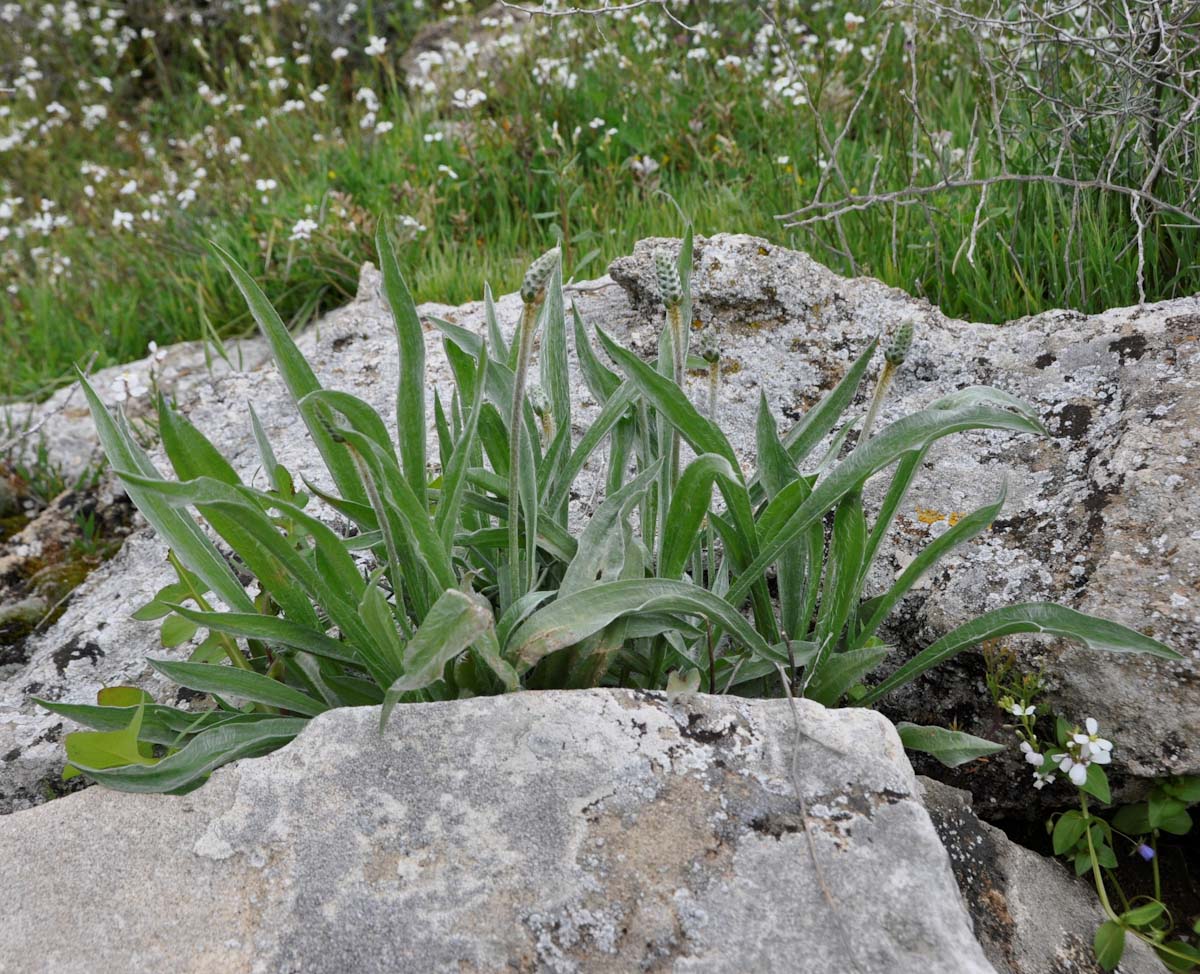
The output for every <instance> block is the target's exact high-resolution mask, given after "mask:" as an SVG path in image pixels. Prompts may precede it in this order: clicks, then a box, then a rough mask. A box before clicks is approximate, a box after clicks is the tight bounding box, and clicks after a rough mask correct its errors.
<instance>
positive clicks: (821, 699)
mask: <svg viewBox="0 0 1200 974" xmlns="http://www.w3.org/2000/svg"><path fill="white" fill-rule="evenodd" d="M887 654H888V647H887V646H866V647H863V648H862V649H848V650H845V651H844V652H840V653H830V654H828V655H826V656H824V658H823V659H821V660H820V661H819V662H818V663H817V665H816V666H815V667H814V668H813V676H812V679H811V680H810V681H807V685H806V686H805V688H804V695H805V696H806V697H808V698H809V699H810V700H815V701H816V702H817V703H819V704H823V705H824V706H826V707H833V706H835V705H836V704H837V702H838V701H839V700H841V699H842V697H844V696H845V695H846V693H847V691H848V690H849V689H850V688H851V687H853V686H855V685H856V684H857V683H859V682H860V681H861V680H862V679H863V677H865V676H866V675H867V674H868V673H870V672H871V671H872V670H873V669H875V667H876V666H878V665H879V664H880V663H881V662H883V660H884V659H885V658H886V657H887ZM935 729H936V728H935Z"/></svg>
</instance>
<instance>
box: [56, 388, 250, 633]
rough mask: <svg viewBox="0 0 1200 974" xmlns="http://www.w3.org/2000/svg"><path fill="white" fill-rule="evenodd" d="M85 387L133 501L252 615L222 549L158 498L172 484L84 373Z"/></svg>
mask: <svg viewBox="0 0 1200 974" xmlns="http://www.w3.org/2000/svg"><path fill="white" fill-rule="evenodd" d="M79 383H80V386H81V387H82V388H83V393H84V396H85V397H86V398H87V403H88V408H89V409H90V410H91V412H92V420H93V421H94V422H95V424H96V432H97V434H98V436H99V438H100V445H101V446H102V447H103V448H104V452H105V454H106V455H107V456H108V462H109V463H110V464H112V466H113V469H114V470H115V471H116V473H117V476H118V477H120V478H121V482H122V484H124V486H125V490H126V491H127V492H128V494H129V497H130V500H132V501H133V503H134V504H135V505H137V509H138V510H139V511H141V512H142V515H143V516H144V517H145V518H146V520H147V521H149V522H150V524H151V525H152V526H153V527H154V530H155V531H157V532H158V535H159V537H161V538H162V539H163V540H164V541H165V542H166V543H167V545H168V546H169V547H170V548H171V549H172V550H173V551H174V552H175V554H176V555H177V556H178V558H179V560H180V561H182V562H183V564H184V565H186V566H187V568H189V569H190V570H191V571H193V572H195V573H196V575H198V576H199V577H200V578H201V579H202V580H203V581H204V584H205V585H206V586H208V588H209V589H210V590H212V591H213V592H215V593H216V594H217V595H218V596H220V598H221V599H222V600H223V601H224V602H225V604H226V605H228V606H230V607H232V608H235V609H241V610H243V611H246V612H252V611H253V610H254V603H253V602H252V601H251V599H250V597H249V596H248V595H246V591H245V589H243V588H242V584H241V582H239V581H238V580H237V576H236V575H234V574H233V570H232V569H231V568H230V567H229V565H228V564H227V563H226V561H225V559H224V558H222V557H221V554H220V552H218V551H217V549H216V546H215V545H213V543H212V542H211V541H210V540H209V538H208V536H207V535H206V534H205V533H204V532H203V531H201V530H200V528H199V527H198V526H197V524H196V522H195V521H193V520H192V518H191V516H190V515H189V514H187V513H186V512H184V511H180V510H178V509H176V508H175V507H174V506H173V505H171V504H170V503H169V502H168V501H166V500H165V499H164V498H163V497H162V496H161V495H160V494H159V493H158V491H157V489H156V487H157V485H158V484H159V483H166V482H167V481H165V480H163V478H162V475H161V474H160V473H159V472H158V470H157V469H156V468H155V466H154V464H153V463H151V461H150V458H149V457H148V456H147V455H146V452H145V451H144V450H143V449H142V448H141V447H140V446H138V444H137V442H136V441H135V440H134V439H133V438H132V436H130V435H129V434H128V432H127V431H126V430H124V429H122V428H121V427H120V426H119V425H118V424H117V423H116V421H115V420H114V419H113V417H112V414H111V413H109V411H108V410H107V409H106V408H105V406H104V403H102V402H101V401H100V397H99V396H97V395H96V391H95V390H94V389H93V388H92V386H91V384H90V383H89V382H88V380H87V379H86V378H85V377H84V376H83V375H82V373H81V374H80V377H79ZM135 476H136V477H140V478H143V479H142V481H141V482H135V481H134V480H133V477H135Z"/></svg>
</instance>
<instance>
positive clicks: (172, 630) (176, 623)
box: [158, 615, 198, 649]
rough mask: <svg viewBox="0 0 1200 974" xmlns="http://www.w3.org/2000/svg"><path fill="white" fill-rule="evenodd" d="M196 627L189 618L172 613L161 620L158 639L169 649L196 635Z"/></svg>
mask: <svg viewBox="0 0 1200 974" xmlns="http://www.w3.org/2000/svg"><path fill="white" fill-rule="evenodd" d="M197 628H198V627H197V625H196V623H194V622H192V621H191V620H190V619H185V618H183V617H182V616H178V615H173V616H170V617H168V618H167V619H165V620H164V621H163V624H162V628H161V629H160V630H159V633H158V639H159V642H161V643H162V644H163V647H164V648H166V649H171V648H173V647H175V646H180V645H182V644H183V643H186V642H187V641H188V640H189V639H191V638H192V637H193V636H194V635H196V629H197Z"/></svg>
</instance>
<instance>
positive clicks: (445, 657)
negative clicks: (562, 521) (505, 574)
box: [379, 589, 495, 731]
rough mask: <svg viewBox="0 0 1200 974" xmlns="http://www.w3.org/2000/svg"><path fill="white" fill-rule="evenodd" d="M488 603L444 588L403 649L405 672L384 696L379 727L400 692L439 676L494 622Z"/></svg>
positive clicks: (425, 685) (429, 682)
mask: <svg viewBox="0 0 1200 974" xmlns="http://www.w3.org/2000/svg"><path fill="white" fill-rule="evenodd" d="M494 622H495V619H494V618H493V616H492V610H491V607H490V606H489V605H488V604H487V603H486V602H485V601H484V600H483V599H481V598H480V597H479V596H477V595H471V594H468V593H466V592H460V591H459V590H458V589H447V590H446V591H445V592H443V593H442V594H441V596H440V597H439V598H438V600H437V601H436V602H435V603H434V604H433V606H432V608H430V610H429V613H428V615H426V616H425V620H424V621H423V622H422V623H421V625H420V626H419V627H418V629H417V631H416V632H415V633H413V638H412V639H411V640H409V643H408V646H407V647H405V650H404V675H403V676H401V677H400V678H399V679H398V680H396V681H395V682H394V683H393V684H392V685H391V686H390V687H389V688H388V691H387V693H386V694H385V695H384V698H383V708H382V710H381V711H380V714H379V729H380V730H381V731H382V730H383V729H384V728H385V727H386V726H387V722H388V717H390V716H391V713H392V709H393V708H394V707H395V706H396V704H397V703H398V702H399V700H400V698H401V696H403V695H404V694H405V693H409V692H411V691H413V690H421V689H424V688H425V687H427V686H429V685H430V684H431V683H435V682H436V681H438V680H440V679H441V677H442V671H443V670H444V669H445V668H446V664H447V663H448V662H450V660H452V659H454V657H455V656H457V655H458V654H459V653H461V652H462V651H463V650H465V649H466V648H467V647H468V646H470V645H471V644H472V643H474V642H475V641H476V640H478V639H479V638H480V637H481V636H482V635H483V634H484V632H486V631H487V630H488V629H489V628H491V626H492V625H493V624H494Z"/></svg>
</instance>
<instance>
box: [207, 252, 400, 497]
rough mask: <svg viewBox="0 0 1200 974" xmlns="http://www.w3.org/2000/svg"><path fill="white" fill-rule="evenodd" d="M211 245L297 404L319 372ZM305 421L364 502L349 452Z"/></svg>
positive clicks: (225, 255)
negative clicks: (244, 302) (239, 294)
mask: <svg viewBox="0 0 1200 974" xmlns="http://www.w3.org/2000/svg"><path fill="white" fill-rule="evenodd" d="M208 248H209V250H210V251H211V252H212V253H213V254H214V255H215V256H216V258H217V259H218V260H220V261H221V263H222V264H224V265H225V269H226V270H227V271H228V272H229V275H230V276H231V277H232V278H233V281H234V283H235V284H236V285H237V287H238V290H239V291H241V292H242V297H244V298H245V299H246V305H247V307H248V308H249V309H250V314H251V315H252V316H253V317H254V320H255V321H257V322H258V326H259V328H260V329H262V333H263V335H264V336H265V337H266V339H267V344H269V345H270V346H271V353H272V355H273V356H274V357H275V364H276V366H277V367H278V369H279V374H280V375H281V376H282V378H283V382H284V385H286V386H287V388H288V392H290V393H291V396H292V400H293V401H294V402H297V403H298V402H299V401H300V400H301V399H303V398H304V397H305V396H307V395H308V394H309V393H310V392H315V391H316V390H317V389H320V388H321V383H320V382H318V381H317V376H316V373H314V372H313V370H312V367H311V366H310V365H309V364H308V362H307V361H306V360H305V358H304V356H303V355H302V354H301V352H300V349H298V348H297V347H296V343H295V342H294V341H293V340H292V336H291V335H290V334H289V333H288V330H287V326H286V325H284V323H283V319H282V318H280V317H279V314H278V312H276V310H275V309H274V308H273V307H272V306H271V302H270V301H268V300H267V296H266V295H265V294H263V292H262V290H261V289H260V288H259V286H258V285H257V284H255V283H254V279H253V278H252V277H251V276H250V275H249V274H247V273H246V271H245V270H243V269H242V267H241V266H240V265H239V264H238V262H237V261H236V260H234V258H233V255H232V254H230V253H229V252H228V251H226V250H223V249H222V248H221V247H219V246H218V245H217V244H215V243H213V242H212V241H209V243H208ZM305 423H306V424H307V426H308V432H309V435H310V436H311V437H312V438H313V442H314V443H315V444H316V445H317V450H318V451H320V454H321V456H322V457H323V458H324V460H325V466H326V467H327V468H328V470H329V474H330V476H332V477H333V482H334V483H335V484H337V487H338V490H339V491H341V494H342V496H343V497H345V498H346V499H347V500H352V501H357V502H358V503H360V504H361V503H363V502H365V501H366V496H365V495H364V494H363V490H362V485H361V484H360V483H359V482H358V477H357V476H356V475H355V473H354V465H353V464H352V463H351V462H350V458H349V456H347V455H346V451H345V450H344V449H343V448H342V447H340V446H339V445H338V444H337V443H335V442H334V441H333V438H332V437H331V436H330V435H329V433H328V431H327V430H326V429H325V428H324V427H323V426H322V425H321V424H320V423H314V422H311V421H310V419H309V417H307V416H306V417H305ZM422 429H424V425H422Z"/></svg>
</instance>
